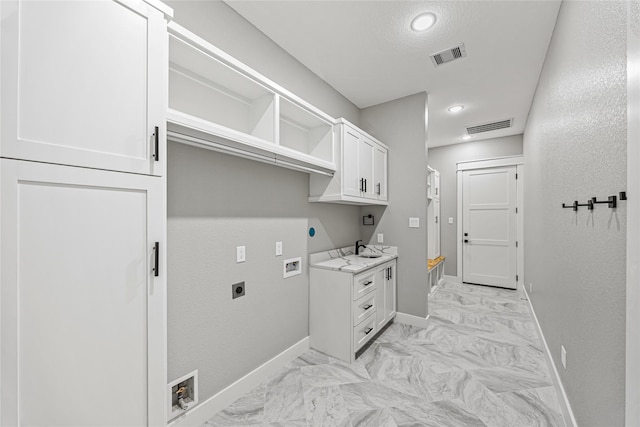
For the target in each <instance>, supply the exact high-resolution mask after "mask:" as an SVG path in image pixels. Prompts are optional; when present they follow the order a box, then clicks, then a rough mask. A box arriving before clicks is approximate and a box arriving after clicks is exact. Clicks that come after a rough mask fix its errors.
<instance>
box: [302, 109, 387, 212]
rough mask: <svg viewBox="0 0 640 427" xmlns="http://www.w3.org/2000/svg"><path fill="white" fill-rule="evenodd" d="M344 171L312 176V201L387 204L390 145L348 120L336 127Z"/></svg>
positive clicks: (341, 166)
mask: <svg viewBox="0 0 640 427" xmlns="http://www.w3.org/2000/svg"><path fill="white" fill-rule="evenodd" d="M336 134H337V140H338V142H339V149H338V150H337V151H338V153H339V155H340V161H339V164H340V169H339V170H338V171H336V173H335V175H334V176H333V177H332V178H327V177H322V176H312V177H311V180H310V182H309V201H311V202H331V203H345V204H362V205H386V204H387V200H388V198H387V184H388V183H387V167H388V164H387V163H388V162H387V156H388V149H387V147H386V145H384V144H382V143H381V142H380V141H378V140H376V139H375V138H373V137H372V136H371V135H369V134H367V133H366V132H364V131H363V130H361V129H359V128H357V127H356V126H354V125H353V124H351V123H349V122H348V121H346V120H344V119H339V120H338V125H337V126H336Z"/></svg>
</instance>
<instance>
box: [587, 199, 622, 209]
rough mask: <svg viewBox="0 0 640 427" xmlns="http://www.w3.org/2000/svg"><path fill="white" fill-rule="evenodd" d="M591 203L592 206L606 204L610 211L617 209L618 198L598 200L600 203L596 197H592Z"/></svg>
mask: <svg viewBox="0 0 640 427" xmlns="http://www.w3.org/2000/svg"><path fill="white" fill-rule="evenodd" d="M591 201H592V202H593V203H594V204H596V203H607V204H608V205H609V207H610V208H611V209H615V208H617V207H618V198H617V197H616V196H609V198H608V199H607V200H600V201H598V198H597V197H592V198H591Z"/></svg>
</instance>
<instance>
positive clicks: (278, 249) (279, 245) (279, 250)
mask: <svg viewBox="0 0 640 427" xmlns="http://www.w3.org/2000/svg"><path fill="white" fill-rule="evenodd" d="M281 255H282V242H276V256H281Z"/></svg>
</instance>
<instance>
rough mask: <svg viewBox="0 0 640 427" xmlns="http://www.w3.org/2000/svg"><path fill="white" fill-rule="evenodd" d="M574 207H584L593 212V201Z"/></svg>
mask: <svg viewBox="0 0 640 427" xmlns="http://www.w3.org/2000/svg"><path fill="white" fill-rule="evenodd" d="M576 206H586V207H587V209H589V210H590V211H592V210H593V200H589V201H588V202H587V203H579V204H577V205H576ZM576 210H578V209H577V208H576Z"/></svg>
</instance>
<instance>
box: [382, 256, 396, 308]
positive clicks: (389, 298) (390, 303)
mask: <svg viewBox="0 0 640 427" xmlns="http://www.w3.org/2000/svg"><path fill="white" fill-rule="evenodd" d="M396 265H397V263H395V262H393V263H391V265H389V267H387V268H386V269H385V271H386V273H385V277H386V281H385V294H386V295H385V305H384V313H385V318H386V319H387V320H389V319H391V318H392V317H393V316H395V315H396Z"/></svg>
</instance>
